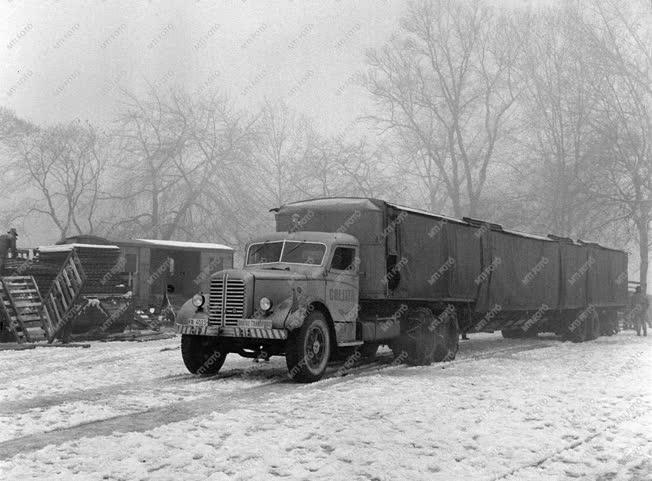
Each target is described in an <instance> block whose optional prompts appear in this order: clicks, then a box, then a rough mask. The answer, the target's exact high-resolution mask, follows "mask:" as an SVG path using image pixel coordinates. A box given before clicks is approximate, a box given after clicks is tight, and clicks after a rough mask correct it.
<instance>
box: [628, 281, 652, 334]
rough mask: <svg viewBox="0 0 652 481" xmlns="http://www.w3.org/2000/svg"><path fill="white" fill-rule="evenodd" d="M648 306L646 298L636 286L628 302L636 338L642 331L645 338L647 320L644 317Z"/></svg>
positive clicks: (639, 287)
mask: <svg viewBox="0 0 652 481" xmlns="http://www.w3.org/2000/svg"><path fill="white" fill-rule="evenodd" d="M649 305H650V303H649V301H648V300H647V296H646V295H645V294H643V293H642V292H641V286H637V287H636V290H635V291H634V294H633V295H632V298H631V300H630V314H631V316H632V321H634V326H635V327H636V335H637V336H640V335H641V330H643V335H644V336H647V322H646V321H647V320H646V319H645V317H646V316H647V309H648V307H649Z"/></svg>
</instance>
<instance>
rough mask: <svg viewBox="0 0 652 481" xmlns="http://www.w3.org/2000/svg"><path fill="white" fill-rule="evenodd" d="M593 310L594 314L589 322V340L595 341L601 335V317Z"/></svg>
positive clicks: (587, 337)
mask: <svg viewBox="0 0 652 481" xmlns="http://www.w3.org/2000/svg"><path fill="white" fill-rule="evenodd" d="M592 312H593V314H592V315H591V318H590V319H589V321H588V323H587V336H586V339H587V341H593V340H595V339H597V338H598V337H600V318H599V316H598V313H597V312H596V311H595V310H593V311H592Z"/></svg>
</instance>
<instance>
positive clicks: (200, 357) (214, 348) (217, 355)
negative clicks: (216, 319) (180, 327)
mask: <svg viewBox="0 0 652 481" xmlns="http://www.w3.org/2000/svg"><path fill="white" fill-rule="evenodd" d="M228 353H229V351H228V349H226V346H225V345H224V342H222V341H221V340H220V339H219V338H217V337H212V336H191V335H189V334H183V335H182V336H181V356H182V357H183V363H184V364H185V365H186V368H187V369H188V371H190V372H191V373H192V374H199V375H202V376H211V375H214V374H217V373H218V372H219V371H220V369H221V368H222V365H223V364H224V360H225V359H226V355H227V354H228Z"/></svg>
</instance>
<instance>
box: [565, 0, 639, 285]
mask: <svg viewBox="0 0 652 481" xmlns="http://www.w3.org/2000/svg"><path fill="white" fill-rule="evenodd" d="M588 5H589V6H590V7H591V8H590V9H589V15H587V17H586V20H585V21H584V22H582V23H581V24H579V25H578V28H579V29H580V31H581V32H582V34H583V35H585V37H586V38H587V39H588V41H589V42H590V44H591V46H592V49H593V60H594V62H595V63H596V64H599V65H600V69H599V70H598V72H599V75H595V76H594V77H592V78H593V81H594V94H595V96H596V98H597V99H598V101H599V109H600V114H601V115H600V116H599V117H598V120H597V121H596V129H597V130H598V131H599V132H600V133H601V135H602V139H603V141H602V144H601V146H602V152H603V155H602V157H601V159H600V162H599V163H598V164H597V165H596V167H597V169H594V170H590V171H588V172H587V174H593V180H594V183H595V185H596V187H595V188H593V189H591V190H590V192H591V194H592V195H593V196H594V197H595V198H596V199H599V200H600V201H602V202H604V203H607V204H610V205H613V206H614V207H616V208H617V209H619V211H620V212H621V214H622V216H623V217H624V218H626V219H628V220H630V221H631V222H632V224H633V226H634V227H635V229H636V232H637V234H638V235H637V243H638V247H639V258H640V270H639V276H640V283H641V286H642V289H643V292H646V288H647V274H648V268H649V249H650V221H651V215H652V145H651V143H650V132H652V115H651V114H652V112H650V106H651V105H652V88H651V87H650V86H651V85H652V79H651V78H650V73H651V72H652V55H651V54H650V45H651V44H652V6H651V5H650V4H649V3H647V2H642V1H638V2H621V1H618V0H603V1H597V0H595V1H591V2H589V4H588Z"/></svg>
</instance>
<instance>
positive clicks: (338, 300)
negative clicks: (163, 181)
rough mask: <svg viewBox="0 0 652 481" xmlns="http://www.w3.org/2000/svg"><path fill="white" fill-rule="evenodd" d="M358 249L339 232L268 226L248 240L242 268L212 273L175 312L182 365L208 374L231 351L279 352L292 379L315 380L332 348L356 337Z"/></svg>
mask: <svg viewBox="0 0 652 481" xmlns="http://www.w3.org/2000/svg"><path fill="white" fill-rule="evenodd" d="M359 250H360V245H359V242H358V239H357V238H356V237H354V236H353V235H350V234H346V233H332V232H311V231H299V232H275V233H270V234H268V235H265V236H262V237H260V238H257V239H254V240H252V241H251V242H250V243H248V244H247V246H246V248H245V252H244V266H243V268H242V269H226V270H222V271H219V272H217V273H215V274H213V275H212V276H211V280H210V289H209V292H200V293H198V294H197V295H195V296H194V297H193V298H192V299H191V300H189V301H188V302H186V304H185V305H184V306H183V308H182V309H181V310H180V311H179V313H178V315H177V319H176V329H177V331H178V332H179V333H181V334H182V354H183V356H184V362H185V364H186V367H188V369H189V370H190V371H191V372H194V373H200V374H209V373H213V372H217V371H218V370H219V368H220V367H221V366H222V364H223V362H224V359H225V357H226V355H227V354H228V353H230V352H235V353H238V354H240V355H242V356H245V357H263V358H266V357H269V356H270V355H285V356H286V359H287V364H288V369H289V371H290V374H291V376H292V377H293V378H294V379H296V380H299V381H305V382H310V381H314V380H316V379H319V378H320V377H321V376H322V375H323V372H324V370H325V368H326V365H327V363H328V361H329V359H330V358H331V355H332V354H333V352H334V351H335V349H337V348H341V347H351V346H356V345H360V344H362V342H361V341H359V340H357V339H356V333H357V332H358V331H359V329H356V324H357V320H358V306H359V271H358V269H359V266H360V258H359V254H360V253H359Z"/></svg>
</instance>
